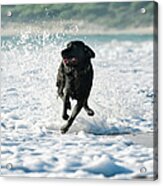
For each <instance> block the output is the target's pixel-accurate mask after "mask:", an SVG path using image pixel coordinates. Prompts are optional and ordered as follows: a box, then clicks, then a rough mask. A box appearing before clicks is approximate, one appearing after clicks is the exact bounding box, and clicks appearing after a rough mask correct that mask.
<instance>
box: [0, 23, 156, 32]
mask: <svg viewBox="0 0 163 186" xmlns="http://www.w3.org/2000/svg"><path fill="white" fill-rule="evenodd" d="M27 32H28V33H29V34H32V35H35V34H46V33H47V34H58V33H64V34H70V35H71V34H73V35H114V34H115V35H118V34H140V35H141V34H153V32H154V30H153V27H144V28H125V29H115V28H104V27H101V26H99V25H94V24H90V23H85V22H82V21H81V22H74V21H73V22H50V23H49V22H48V23H45V22H44V23H37V24H26V23H22V24H20V23H10V24H7V25H5V26H4V25H2V27H1V36H11V35H19V34H20V33H21V34H23V33H27Z"/></svg>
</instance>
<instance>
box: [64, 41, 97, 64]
mask: <svg viewBox="0 0 163 186" xmlns="http://www.w3.org/2000/svg"><path fill="white" fill-rule="evenodd" d="M61 55H62V58H63V63H64V64H66V65H68V66H76V65H80V64H81V63H83V61H87V60H90V58H94V57H95V53H94V52H93V50H92V49H91V48H90V47H88V46H87V45H85V44H84V43H83V42H82V41H71V42H70V43H68V44H67V48H66V49H64V50H62V52H61Z"/></svg>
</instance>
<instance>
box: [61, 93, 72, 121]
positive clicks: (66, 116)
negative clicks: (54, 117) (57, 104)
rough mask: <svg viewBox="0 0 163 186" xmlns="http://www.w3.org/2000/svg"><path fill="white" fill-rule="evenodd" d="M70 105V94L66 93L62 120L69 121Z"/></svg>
mask: <svg viewBox="0 0 163 186" xmlns="http://www.w3.org/2000/svg"><path fill="white" fill-rule="evenodd" d="M68 103H69V104H70V101H69V96H68V93H67V92H66V93H65V94H64V96H63V114H62V118H63V119H64V120H67V119H68V118H69V115H68V114H67V109H68V108H69V104H68Z"/></svg>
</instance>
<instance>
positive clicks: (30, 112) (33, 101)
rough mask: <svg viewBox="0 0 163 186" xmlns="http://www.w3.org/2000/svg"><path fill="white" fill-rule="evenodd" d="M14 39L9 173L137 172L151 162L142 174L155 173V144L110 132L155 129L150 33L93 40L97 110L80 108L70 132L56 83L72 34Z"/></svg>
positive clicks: (7, 85) (6, 129)
mask: <svg viewBox="0 0 163 186" xmlns="http://www.w3.org/2000/svg"><path fill="white" fill-rule="evenodd" d="M62 37H63V36H61V38H62ZM48 40H49V41H48ZM15 42H16V43H14V44H13V41H10V40H8V41H7V42H3V40H2V44H1V46H2V53H1V71H2V74H1V78H2V81H1V82H2V83H1V107H2V109H1V116H2V119H1V129H2V174H3V175H25V174H26V175H28V176H47V177H69V178H73V177H76V178H81V177H82V178H88V177H89V178H99V179H101V178H106V177H109V178H112V179H120V178H121V179H123V178H124V179H131V178H134V177H135V178H136V177H141V176H142V173H141V172H140V168H141V167H146V169H147V172H146V173H145V175H143V176H146V177H149V178H151V177H152V176H153V166H152V165H153V149H152V148H147V147H143V146H141V145H138V144H135V143H134V142H132V141H130V140H128V139H125V137H123V135H122V137H119V136H114V137H111V136H109V135H108V134H126V133H138V132H152V131H153V97H154V92H153V86H152V85H153V43H152V41H144V42H131V41H110V42H108V43H106V42H99V43H94V42H90V41H88V43H89V45H92V48H93V49H94V50H95V53H96V58H95V59H93V60H92V64H93V67H94V71H95V74H94V83H93V87H92V91H91V95H90V99H89V103H90V106H91V107H92V108H94V110H95V116H94V117H92V118H91V117H88V116H87V114H86V113H85V112H84V111H83V110H82V111H81V113H80V114H79V116H78V117H77V119H76V120H75V122H74V124H73V126H72V128H71V129H70V131H69V133H68V134H66V135H64V136H63V135H61V134H59V132H58V130H59V128H60V127H61V126H62V125H63V124H64V121H63V120H62V119H61V111H62V101H61V100H60V99H57V93H56V86H55V84H56V73H57V68H58V66H59V63H60V61H61V57H60V51H61V49H62V48H63V47H64V44H65V42H66V41H65V40H64V39H63V38H62V40H61V39H60V37H59V38H58V36H57V37H56V38H55V39H54V38H51V39H50V36H49V35H47V34H46V33H44V35H43V37H39V36H35V37H33V38H30V33H27V34H26V35H22V37H21V38H20V39H18V40H16V39H15ZM73 105H74V103H73ZM97 134H100V136H98V135H97ZM7 163H12V164H13V168H12V169H11V170H7V169H6V164H7Z"/></svg>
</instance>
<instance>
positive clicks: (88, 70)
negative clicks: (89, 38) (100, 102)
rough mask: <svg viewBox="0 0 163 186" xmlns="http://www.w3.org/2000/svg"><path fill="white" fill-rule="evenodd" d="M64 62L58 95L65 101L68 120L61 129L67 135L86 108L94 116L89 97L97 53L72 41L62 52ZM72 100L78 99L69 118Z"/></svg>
mask: <svg viewBox="0 0 163 186" xmlns="http://www.w3.org/2000/svg"><path fill="white" fill-rule="evenodd" d="M61 55H62V58H63V60H62V62H61V64H60V66H59V69H58V74H57V84H56V85H57V87H58V95H59V97H61V98H62V100H63V115H62V117H63V119H64V120H68V122H67V123H66V125H64V126H63V127H62V128H61V132H62V134H64V133H66V132H67V131H68V129H69V128H70V126H71V125H72V123H73V121H74V119H75V118H76V116H77V115H78V113H79V112H80V110H81V109H82V107H84V109H85V111H86V112H87V114H88V115H89V116H93V115H94V111H93V110H92V109H91V108H89V106H88V97H89V94H90V90H91V87H92V81H93V68H92V64H91V60H90V59H91V58H94V57H95V53H94V52H93V50H92V49H90V48H89V47H88V46H87V45H85V44H84V43H83V42H82V41H72V42H70V43H68V44H67V48H66V49H65V50H63V51H62V52H61ZM70 98H72V99H76V100H77V104H76V105H75V107H74V109H73V112H72V115H71V116H70V117H69V116H68V114H67V109H71V103H70Z"/></svg>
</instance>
